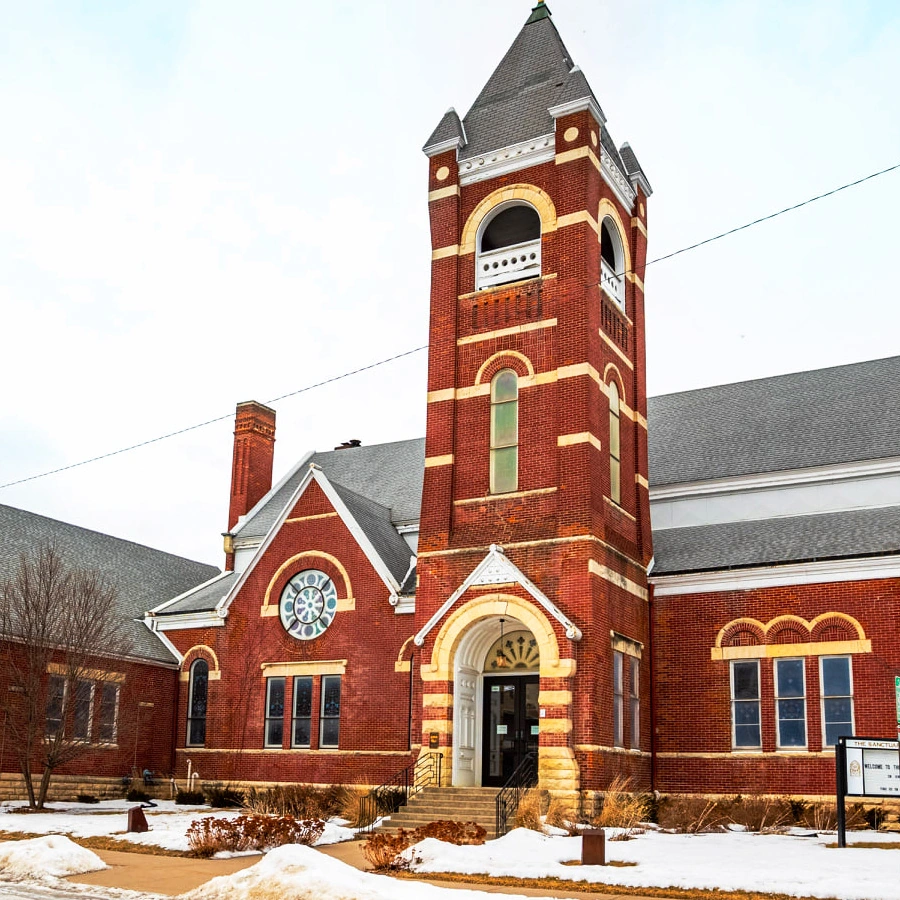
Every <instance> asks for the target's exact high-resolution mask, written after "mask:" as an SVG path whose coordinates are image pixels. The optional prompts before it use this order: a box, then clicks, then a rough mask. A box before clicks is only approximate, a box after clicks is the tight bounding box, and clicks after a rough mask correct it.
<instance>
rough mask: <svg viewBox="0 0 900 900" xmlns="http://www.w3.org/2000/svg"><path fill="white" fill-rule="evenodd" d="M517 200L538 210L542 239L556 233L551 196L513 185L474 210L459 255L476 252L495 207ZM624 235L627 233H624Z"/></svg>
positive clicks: (536, 189) (493, 192)
mask: <svg viewBox="0 0 900 900" xmlns="http://www.w3.org/2000/svg"><path fill="white" fill-rule="evenodd" d="M516 200H521V201H523V202H525V203H530V204H531V205H532V206H533V207H534V208H535V209H536V210H537V213H538V215H539V216H540V217H541V237H543V236H544V235H545V234H549V233H550V232H552V231H556V218H557V217H556V207H555V206H554V205H553V201H552V200H551V199H550V195H549V194H548V193H547V192H546V191H542V190H541V189H540V188H539V187H535V185H533V184H511V185H508V186H506V187H502V188H497V190H495V191H492V192H491V193H490V194H488V195H487V197H485V198H484V199H483V200H482V201H481V202H480V203H479V204H478V205H477V206H476V207H475V209H474V210H472V214H471V215H470V216H469V218H468V219H467V220H466V224H465V225H464V226H463V230H462V235H461V236H460V241H459V255H460V256H465V255H466V254H467V253H474V252H475V244H476V239H477V236H478V229H479V227H480V225H481V223H482V222H483V221H484V219H485V217H486V216H487V215H488V213H490V211H491V210H492V209H493V208H494V207H495V206H497V205H499V204H500V203H506V202H509V201H516ZM622 233H623V234H625V233H627V232H624V231H623V232H622ZM623 243H624V240H623ZM626 253H627V251H626Z"/></svg>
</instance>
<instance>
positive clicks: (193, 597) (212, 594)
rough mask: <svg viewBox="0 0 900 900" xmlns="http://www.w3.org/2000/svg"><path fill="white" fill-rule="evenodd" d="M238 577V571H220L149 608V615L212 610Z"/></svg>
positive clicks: (178, 614)
mask: <svg viewBox="0 0 900 900" xmlns="http://www.w3.org/2000/svg"><path fill="white" fill-rule="evenodd" d="M239 577H240V572H222V573H221V574H219V575H217V576H216V577H215V578H213V579H211V580H210V581H207V582H205V583H204V584H200V585H198V586H197V587H195V588H191V590H189V591H185V593H183V594H180V595H179V596H178V597H175V598H174V599H172V600H167V601H166V602H165V603H163V604H161V605H160V606H157V607H156V608H155V609H152V610H150V613H149V615H150V616H151V617H158V616H180V615H184V614H185V613H203V612H214V611H215V609H216V607H217V606H218V605H219V604H220V603H221V602H222V601H223V600H224V599H225V597H226V596H227V595H228V592H229V591H230V590H231V588H232V587H233V586H234V584H235V582H236V581H237V580H238V578H239Z"/></svg>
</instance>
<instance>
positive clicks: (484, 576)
mask: <svg viewBox="0 0 900 900" xmlns="http://www.w3.org/2000/svg"><path fill="white" fill-rule="evenodd" d="M492 584H496V585H501V584H505V585H509V584H518V585H521V587H522V588H523V589H524V590H525V591H526V592H527V593H528V594H529V595H530V596H531V597H532V598H533V599H534V600H536V601H537V602H538V603H539V604H540V605H541V606H542V607H543V608H544V610H545V611H546V612H547V613H548V614H549V615H550V616H552V617H553V618H554V619H556V621H557V622H559V623H560V625H562V626H563V628H564V629H565V631H566V637H567V638H568V639H569V640H570V641H580V640H581V638H582V633H581V629H580V628H579V627H578V626H577V625H576V624H575V623H574V622H573V621H572V620H571V619H570V618H569V617H568V616H567V615H566V614H565V613H564V612H563V611H562V610H561V609H560V608H559V607H558V606H557V605H556V604H555V603H554V602H553V601H552V600H551V599H550V598H549V597H548V596H547V595H546V594H545V593H544V592H543V591H542V590H541V589H540V588H539V587H537V585H535V584H534V583H533V582H532V581H531V580H530V579H529V578H528V577H527V576H526V575H525V573H524V572H522V570H521V569H520V568H519V567H518V566H517V565H516V564H515V563H514V562H512V560H510V559H509V557H507V555H506V554H505V553H504V552H503V548H502V547H500V546H499V545H498V544H491V546H490V549H489V550H488V554H487V556H485V558H484V559H483V560H482V561H481V562H480V563H479V564H478V565H477V566H476V567H475V568H474V569H473V570H472V572H471V573H470V574H469V575H468V577H467V578H466V580H465V581H463V583H462V584H461V585H460V586H459V587H458V588H457V589H456V590H455V591H454V592H453V593H452V594H451V595H450V596H449V597H448V598H447V600H446V601H445V602H444V603H443V604H442V605H441V607H440V608H439V609H438V611H437V612H436V613H435V614H434V615H433V616H432V617H431V618H430V619H429V620H428V622H426V623H425V626H424V627H423V628H422V629H421V630H420V631H419V632H418V634H416V636H415V638H414V643H415V645H416V646H417V647H421V646H422V645H423V644H424V643H425V639H426V638H427V637H428V634H429V632H431V631H432V629H433V628H434V627H435V626H436V625H437V624H438V623H439V622H440V621H441V620H442V619H443V618H444V617H445V616H446V615H447V613H448V612H449V611H450V610H451V609H452V608H453V606H454V604H455V603H456V601H457V600H459V598H460V597H462V595H463V594H465V592H466V591H467V590H468V589H469V588H470V587H473V586H484V585H492Z"/></svg>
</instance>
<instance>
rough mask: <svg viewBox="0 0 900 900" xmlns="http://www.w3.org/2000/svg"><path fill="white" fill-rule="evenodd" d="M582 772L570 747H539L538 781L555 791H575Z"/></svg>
mask: <svg viewBox="0 0 900 900" xmlns="http://www.w3.org/2000/svg"><path fill="white" fill-rule="evenodd" d="M580 777H581V772H580V770H579V768H578V761H577V760H576V759H575V754H574V753H573V751H572V749H571V748H570V747H539V748H538V783H539V784H540V786H541V787H542V788H544V789H545V790H549V791H551V792H553V793H573V792H575V791H577V790H578V788H579V785H580Z"/></svg>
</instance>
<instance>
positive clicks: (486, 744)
mask: <svg viewBox="0 0 900 900" xmlns="http://www.w3.org/2000/svg"><path fill="white" fill-rule="evenodd" d="M539 690H540V688H539V685H538V676H537V675H485V676H484V706H483V709H484V721H483V727H482V736H483V737H482V763H481V783H482V784H483V785H484V786H485V787H502V786H503V785H504V784H505V783H506V781H507V780H508V779H509V776H510V775H512V773H513V772H514V771H515V769H516V767H517V766H518V765H519V764H520V763H521V762H522V760H523V759H524V758H525V756H526V754H528V753H531V752H535V753H536V752H537V748H538V731H539V728H540V708H539V706H538V692H539Z"/></svg>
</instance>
